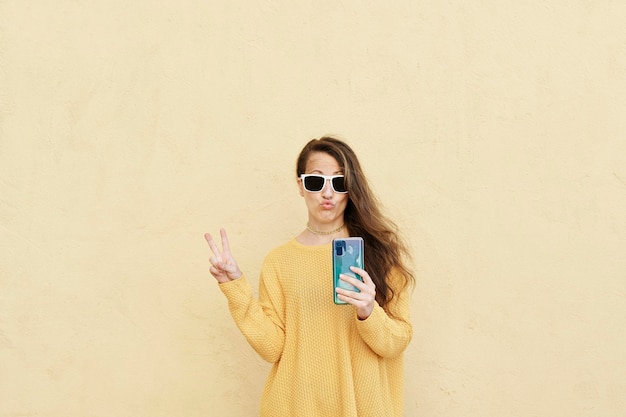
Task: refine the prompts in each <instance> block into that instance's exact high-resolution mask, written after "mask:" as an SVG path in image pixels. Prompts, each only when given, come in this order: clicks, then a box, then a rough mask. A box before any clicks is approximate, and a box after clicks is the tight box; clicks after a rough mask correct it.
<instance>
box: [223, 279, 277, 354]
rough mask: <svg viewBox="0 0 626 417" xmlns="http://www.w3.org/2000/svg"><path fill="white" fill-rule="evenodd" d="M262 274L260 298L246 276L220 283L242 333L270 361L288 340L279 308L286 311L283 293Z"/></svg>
mask: <svg viewBox="0 0 626 417" xmlns="http://www.w3.org/2000/svg"><path fill="white" fill-rule="evenodd" d="M265 278H266V274H262V275H261V280H260V283H259V300H256V299H255V298H254V295H253V293H252V288H251V286H250V284H249V282H248V280H247V278H246V277H245V276H242V277H241V278H239V279H236V280H234V281H231V282H227V283H223V284H220V285H219V287H220V289H221V290H222V292H223V293H224V295H225V296H226V298H227V300H228V307H229V309H230V313H231V315H232V317H233V320H234V321H235V324H237V327H238V328H239V330H240V331H241V333H242V334H243V335H244V336H245V338H246V339H247V340H248V343H249V344H250V346H252V348H253V349H254V350H255V351H256V352H257V353H258V354H259V355H260V356H261V357H262V358H263V359H264V360H266V361H267V362H270V363H274V362H277V361H278V360H279V359H280V357H281V355H282V351H283V345H284V342H285V325H284V320H283V317H282V315H281V314H280V312H282V311H284V308H283V307H282V306H283V303H284V300H283V299H282V294H281V292H280V291H279V290H278V289H277V288H273V287H274V286H273V285H272V283H271V282H270V288H268V283H267V282H266V279H265Z"/></svg>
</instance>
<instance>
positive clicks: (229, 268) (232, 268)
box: [204, 229, 243, 284]
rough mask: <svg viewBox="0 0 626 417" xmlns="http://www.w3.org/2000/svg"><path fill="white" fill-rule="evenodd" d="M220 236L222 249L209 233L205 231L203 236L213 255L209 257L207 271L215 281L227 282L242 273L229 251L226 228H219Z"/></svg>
mask: <svg viewBox="0 0 626 417" xmlns="http://www.w3.org/2000/svg"><path fill="white" fill-rule="evenodd" d="M220 236H221V238H222V250H221V251H220V250H219V248H218V247H217V245H216V244H215V241H214V240H213V238H212V237H211V235H210V234H208V233H205V234H204V238H205V239H206V241H207V243H208V244H209V247H210V248H211V252H213V256H211V257H210V258H209V262H211V267H210V268H209V271H210V272H211V275H213V276H214V277H215V279H216V280H217V282H219V283H220V284H221V283H223V282H229V281H233V280H236V279H237V278H239V277H241V275H243V273H242V272H241V270H240V269H239V266H238V265H237V262H235V259H234V258H233V256H232V254H231V253H230V246H229V244H228V236H227V235H226V230H224V229H220Z"/></svg>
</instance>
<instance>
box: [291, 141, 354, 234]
mask: <svg viewBox="0 0 626 417" xmlns="http://www.w3.org/2000/svg"><path fill="white" fill-rule="evenodd" d="M304 173H305V174H321V175H342V174H343V173H344V172H343V170H342V169H341V167H340V166H339V163H338V162H337V160H336V159H335V158H333V157H332V156H330V155H329V154H327V153H325V152H313V153H311V155H310V156H309V159H308V160H307V163H306V169H305V171H304ZM298 186H299V188H300V195H301V196H303V197H304V201H305V203H306V206H307V209H308V211H309V223H311V225H312V226H315V227H317V228H319V229H322V228H323V226H324V225H333V226H340V225H341V224H342V223H343V213H344V211H345V210H346V206H347V204H348V194H345V193H344V194H342V193H336V192H335V191H334V190H333V188H332V186H331V184H330V181H326V183H325V184H324V188H323V189H322V191H320V192H317V193H311V192H309V191H307V190H305V189H304V186H303V185H302V180H301V179H298Z"/></svg>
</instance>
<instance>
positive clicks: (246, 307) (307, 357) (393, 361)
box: [219, 239, 413, 417]
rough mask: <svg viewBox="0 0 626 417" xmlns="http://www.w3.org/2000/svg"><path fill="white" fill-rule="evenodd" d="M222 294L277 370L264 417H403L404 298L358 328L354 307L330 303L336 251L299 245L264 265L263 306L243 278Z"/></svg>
mask: <svg viewBox="0 0 626 417" xmlns="http://www.w3.org/2000/svg"><path fill="white" fill-rule="evenodd" d="M366 256H367V254H366ZM390 279H391V280H392V281H393V276H391V277H390ZM219 287H220V289H221V290H222V291H223V293H224V294H225V295H226V297H227V299H228V304H229V309H230V312H231V314H232V316H233V319H234V320H235V323H236V324H237V326H238V327H239V329H240V330H241V332H242V333H243V335H244V336H245V337H246V339H247V340H248V342H249V343H250V345H251V346H252V347H253V348H254V349H255V350H256V351H257V352H258V354H259V355H261V357H262V358H263V359H265V360H266V361H268V362H270V363H273V364H274V366H273V367H272V369H271V371H270V374H269V376H268V379H267V382H266V385H265V388H264V390H263V396H262V399H261V416H262V417H400V416H402V415H403V394H404V385H403V383H404V369H403V368H404V364H403V352H404V350H405V348H406V347H407V345H408V344H409V342H410V340H411V337H412V334H413V331H412V327H411V323H410V321H409V300H408V298H409V297H408V293H407V291H403V292H402V293H400V294H399V296H398V297H397V298H394V300H393V302H392V303H389V305H387V306H386V307H385V309H383V308H381V307H380V306H379V305H378V304H376V305H375V307H374V311H373V312H372V314H371V315H370V317H368V318H367V319H366V320H359V319H358V318H357V316H356V313H355V310H354V307H353V306H350V305H335V304H334V302H333V280H332V261H331V245H330V244H327V245H322V246H305V245H302V244H300V243H298V242H297V241H296V240H295V239H293V240H291V241H290V242H288V243H286V244H284V245H282V246H280V247H278V248H276V249H274V250H273V251H271V252H270V253H269V254H268V256H267V257H266V258H265V261H264V263H263V268H262V271H261V278H260V283H259V298H258V301H257V300H256V298H255V297H254V296H253V293H252V290H251V287H250V284H249V283H248V281H247V279H246V277H245V276H244V277H241V278H240V279H237V280H235V281H231V282H228V283H224V284H221V285H220V286H219ZM385 310H387V311H391V312H393V313H394V314H395V317H397V318H392V317H391V316H390V315H388V314H387V312H386V311H385Z"/></svg>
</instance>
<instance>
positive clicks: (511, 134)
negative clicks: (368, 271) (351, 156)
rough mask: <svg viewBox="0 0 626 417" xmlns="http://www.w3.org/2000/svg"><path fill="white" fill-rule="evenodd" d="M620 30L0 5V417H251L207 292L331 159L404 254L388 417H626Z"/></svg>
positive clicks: (253, 5) (625, 162)
mask: <svg viewBox="0 0 626 417" xmlns="http://www.w3.org/2000/svg"><path fill="white" fill-rule="evenodd" d="M624 22H626V6H625V5H624V3H623V2H617V1H598V2H594V1H581V0H576V1H565V0H560V1H541V2H539V1H530V2H510V1H497V0H487V1H476V2H466V1H446V2H442V1H425V2H423V1H422V2H419V1H397V2H382V1H381V2H371V1H370V2H356V1H327V0H324V1H316V2H300V1H296V2H286V1H257V2H243V1H208V2H199V1H191V0H178V1H175V2H174V1H170V2H167V1H158V2H155V1H147V0H140V1H130V2H129V1H120V0H116V1H106V2H104V1H99V2H91V1H70V0H58V1H54V2H49V1H32V2H31V1H28V2H26V1H0V417H17V416H33V417H40V416H46V417H67V416H93V417H110V416H133V417H140V416H146V417H148V416H150V417H159V416H164V417H165V416H168V417H170V416H188V417H192V416H198V417H200V416H203V417H204V416H222V417H231V416H232V417H239V416H251V415H255V412H256V410H257V405H258V401H259V397H260V393H261V389H262V385H263V382H264V379H265V375H266V373H267V371H268V369H269V367H268V365H267V364H265V363H263V362H262V361H261V360H260V359H259V358H257V356H256V355H255V354H254V352H253V351H252V349H251V348H249V347H248V346H247V344H246V343H245V341H244V339H243V337H242V336H241V335H240V334H239V333H238V331H237V330H236V328H235V326H234V325H233V323H232V320H231V319H230V317H229V315H228V312H227V309H226V303H225V300H224V299H223V296H222V295H221V294H220V293H219V291H218V289H217V288H216V285H215V283H214V281H213V279H212V277H211V276H210V275H209V273H208V268H207V265H208V262H207V259H208V256H209V252H208V248H207V247H206V243H205V242H204V241H203V237H202V234H203V232H205V231H212V232H216V231H217V229H218V228H219V227H220V226H225V227H227V228H228V230H229V231H230V234H231V241H232V242H231V243H232V247H233V250H234V252H235V254H236V256H237V258H238V260H239V261H240V263H241V266H242V268H243V269H244V270H245V271H246V272H247V273H248V274H249V275H250V276H251V277H252V278H253V281H255V282H256V276H257V273H258V270H259V267H260V264H261V261H262V258H263V256H264V255H265V253H266V252H267V251H268V250H270V249H271V248H272V247H274V246H276V245H277V244H280V243H282V242H284V241H285V240H287V239H289V238H290V237H292V236H293V235H294V234H296V233H297V232H298V231H299V230H301V229H302V228H303V226H304V222H305V220H306V211H305V208H304V205H303V203H302V201H301V199H300V197H299V196H298V193H297V189H296V187H295V182H294V179H293V175H294V174H293V166H294V159H295V156H296V154H297V152H298V151H299V149H300V147H301V146H302V145H303V144H304V143H305V141H306V140H308V139H309V138H311V137H314V136H319V135H321V134H325V133H335V134H339V135H341V136H342V137H343V138H345V139H346V140H348V141H349V142H350V143H351V144H352V145H353V146H354V148H355V149H356V150H357V152H358V153H359V154H360V156H361V158H362V162H363V164H364V167H365V170H366V172H367V173H368V174H369V176H370V177H371V179H372V182H373V185H374V187H375V189H376V190H377V191H378V193H379V195H380V197H381V198H382V200H383V201H384V203H385V205H386V207H387V209H388V212H389V213H390V214H391V215H392V216H393V217H394V218H395V219H396V220H397V222H398V223H399V224H400V225H401V226H402V228H403V230H404V231H405V232H406V235H407V237H408V238H409V241H410V243H411V245H412V247H413V248H414V253H415V260H416V265H417V271H418V275H419V285H418V287H417V289H416V292H415V295H414V300H413V316H414V324H415V339H414V341H413V343H412V344H411V346H410V348H409V350H408V352H407V355H406V357H407V364H406V382H407V385H406V393H407V399H406V415H407V416H411V417H413V416H416V417H422V416H423V417H426V416H428V417H433V416H439V417H457V416H464V417H502V416H509V417H513V416H519V417H528V416H538V417H553V416H568V417H577V416H589V417H592V416H593V417H596V416H602V417H624V416H625V415H626V414H625V413H626V411H625V410H626V355H625V354H624V352H626V333H625V332H624V325H625V323H626V29H625V26H624Z"/></svg>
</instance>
